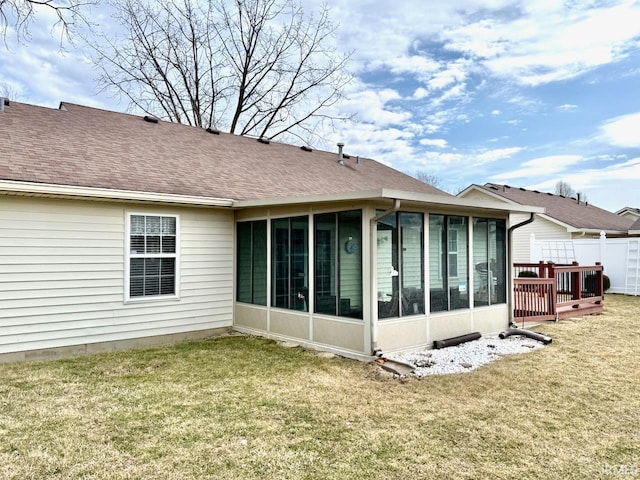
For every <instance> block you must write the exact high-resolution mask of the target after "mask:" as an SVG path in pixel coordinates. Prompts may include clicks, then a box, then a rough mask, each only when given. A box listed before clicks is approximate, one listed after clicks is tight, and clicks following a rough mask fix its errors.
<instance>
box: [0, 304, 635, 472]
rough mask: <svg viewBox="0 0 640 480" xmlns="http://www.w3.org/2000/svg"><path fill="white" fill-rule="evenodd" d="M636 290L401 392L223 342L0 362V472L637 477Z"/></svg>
mask: <svg viewBox="0 0 640 480" xmlns="http://www.w3.org/2000/svg"><path fill="white" fill-rule="evenodd" d="M639 319H640V298H635V297H623V296H614V295H608V296H607V298H606V311H605V313H604V314H602V315H597V316H591V317H584V318H581V319H574V320H566V321H562V322H560V323H557V324H548V325H544V326H542V327H540V328H538V329H537V330H540V331H543V332H544V333H546V334H548V335H551V336H552V337H553V339H554V340H553V343H552V344H551V345H549V346H547V347H545V348H543V349H540V350H536V351H533V352H531V353H527V354H522V355H515V356H509V357H507V358H504V359H503V360H501V361H499V362H494V363H491V364H488V365H486V366H484V367H482V368H480V369H478V370H476V371H473V372H470V373H466V374H459V375H447V376H437V377H426V378H425V379H423V380H417V379H413V380H410V381H408V382H406V383H400V382H398V381H395V380H392V379H390V378H389V377H388V376H387V375H386V374H384V373H381V370H380V369H379V367H377V366H373V365H370V364H363V363H359V362H356V361H351V360H345V359H341V358H333V359H331V358H321V357H320V356H318V355H316V354H315V353H314V352H311V351H306V350H303V349H300V348H282V347H280V346H278V345H277V344H276V343H274V342H270V341H266V340H261V339H257V338H251V337H237V336H236V337H227V338H220V339H215V340H209V341H201V342H193V343H185V344H180V345H176V346H173V347H166V348H155V349H149V350H142V351H132V352H124V353H117V354H105V355H95V356H91V357H82V358H75V359H69V360H57V361H49V362H38V363H18V364H2V365H0V438H2V439H3V440H2V442H0V478H3V479H4V478H7V479H45V478H46V479H72V478H73V479H75V478H77V479H80V478H82V479H136V478H140V479H146V478H163V479H185V478H217V479H238V478H242V479H251V478H261V479H264V478H267V479H269V478H272V479H287V478H290V479H298V478H307V479H316V478H317V479H328V478H331V479H341V478H344V479H353V478H365V477H370V478H376V479H395V478H403V479H413V478H463V479H464V478H469V479H471V478H474V479H477V478H499V479H506V478H514V479H515V478H518V479H521V478H528V479H535V478H540V479H548V478H559V479H560V478H562V479H570V478H575V479H584V478H625V477H626V478H636V477H638V476H640V471H639V470H640V396H639V395H638V392H639V391H640V379H639V378H640V375H638V374H637V370H638V367H639V366H640V363H639V360H638V358H639V350H640V328H639V324H638V322H639V321H640V320H639Z"/></svg>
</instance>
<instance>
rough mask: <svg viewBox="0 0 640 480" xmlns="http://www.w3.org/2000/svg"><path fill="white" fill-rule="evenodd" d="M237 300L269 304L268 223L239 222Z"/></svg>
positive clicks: (259, 221) (262, 221)
mask: <svg viewBox="0 0 640 480" xmlns="http://www.w3.org/2000/svg"><path fill="white" fill-rule="evenodd" d="M236 248H237V278H236V280H237V284H236V299H237V300H238V301H239V302H245V303H253V304H255V305H266V304H267V221H266V220H257V221H253V222H239V223H238V227H237V243H236Z"/></svg>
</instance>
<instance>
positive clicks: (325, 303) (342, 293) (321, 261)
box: [314, 210, 363, 318]
mask: <svg viewBox="0 0 640 480" xmlns="http://www.w3.org/2000/svg"><path fill="white" fill-rule="evenodd" d="M314 227H315V231H314V236H315V289H316V292H315V311H316V312H317V313H325V314H328V315H339V316H343V317H352V318H362V314H363V309H362V211H360V210H351V211H347V212H337V213H323V214H318V215H315V226H314Z"/></svg>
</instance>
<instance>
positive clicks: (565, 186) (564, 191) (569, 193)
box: [555, 180, 587, 203]
mask: <svg viewBox="0 0 640 480" xmlns="http://www.w3.org/2000/svg"><path fill="white" fill-rule="evenodd" d="M555 194H556V195H562V196H563V197H567V198H572V197H575V198H577V199H578V200H580V201H583V202H585V203H586V202H587V194H586V193H584V192H580V191H575V190H574V189H573V188H572V187H571V185H569V183H568V182H565V181H564V180H560V181H559V182H558V183H556V189H555Z"/></svg>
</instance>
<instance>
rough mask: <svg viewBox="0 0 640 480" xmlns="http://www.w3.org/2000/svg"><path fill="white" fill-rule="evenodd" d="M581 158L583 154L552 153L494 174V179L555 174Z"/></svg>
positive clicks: (501, 180) (501, 179)
mask: <svg viewBox="0 0 640 480" xmlns="http://www.w3.org/2000/svg"><path fill="white" fill-rule="evenodd" d="M581 160H583V157H582V156H581V155H552V156H548V157H540V158H534V159H533V160H529V161H526V162H523V163H522V165H521V167H522V168H519V169H517V170H511V171H506V172H502V173H499V174H497V175H494V176H493V177H492V179H493V180H494V181H497V182H503V181H505V180H511V179H514V178H532V177H533V178H535V177H543V176H548V175H553V174H557V173H560V172H563V171H565V170H566V169H567V167H569V166H573V165H575V164H576V163H579V162H580V161H581ZM572 178H573V173H572Z"/></svg>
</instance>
